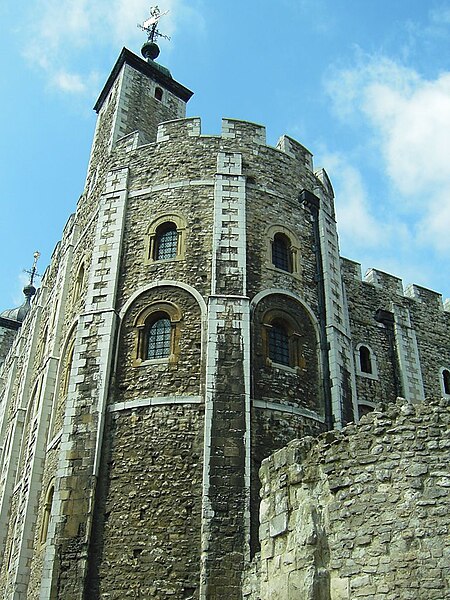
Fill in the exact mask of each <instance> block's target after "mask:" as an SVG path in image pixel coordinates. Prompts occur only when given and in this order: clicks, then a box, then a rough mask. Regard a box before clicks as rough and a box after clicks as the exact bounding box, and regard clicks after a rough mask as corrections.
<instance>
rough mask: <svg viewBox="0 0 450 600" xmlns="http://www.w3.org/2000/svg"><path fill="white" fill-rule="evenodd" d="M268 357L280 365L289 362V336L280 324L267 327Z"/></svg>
mask: <svg viewBox="0 0 450 600" xmlns="http://www.w3.org/2000/svg"><path fill="white" fill-rule="evenodd" d="M269 358H270V360H272V361H273V362H276V363H278V364H280V365H288V366H289V364H290V356H289V336H288V334H287V332H286V329H285V328H284V327H283V326H282V325H281V324H273V325H272V327H271V328H270V329H269Z"/></svg>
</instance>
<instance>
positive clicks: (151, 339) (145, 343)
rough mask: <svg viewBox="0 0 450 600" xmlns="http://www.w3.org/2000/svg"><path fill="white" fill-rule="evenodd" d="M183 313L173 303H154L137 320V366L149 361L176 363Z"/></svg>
mask: <svg viewBox="0 0 450 600" xmlns="http://www.w3.org/2000/svg"><path fill="white" fill-rule="evenodd" d="M180 321H181V311H180V309H179V308H178V306H176V305H175V304H173V303H172V302H167V301H161V302H153V303H152V304H150V305H149V306H148V307H147V308H146V309H144V310H143V311H142V312H141V313H140V314H139V316H138V317H137V319H136V322H135V326H136V331H137V340H136V358H135V365H136V366H138V365H140V364H142V363H145V362H148V361H155V360H157V361H161V362H175V361H176V360H177V355H178V351H179V350H178V343H179V337H180Z"/></svg>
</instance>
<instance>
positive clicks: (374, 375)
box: [355, 342, 378, 379]
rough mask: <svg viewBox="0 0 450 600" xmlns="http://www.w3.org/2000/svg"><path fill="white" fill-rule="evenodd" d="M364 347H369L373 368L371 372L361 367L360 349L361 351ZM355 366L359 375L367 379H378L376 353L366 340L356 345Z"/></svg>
mask: <svg viewBox="0 0 450 600" xmlns="http://www.w3.org/2000/svg"><path fill="white" fill-rule="evenodd" d="M363 347H364V348H367V350H368V351H369V357H370V366H371V369H372V372H371V373H368V372H367V371H363V370H362V369H361V356H360V351H361V348H363ZM355 367H356V374H357V375H359V376H360V377H366V378H367V379H378V367H377V358H376V354H375V352H374V351H373V350H372V348H371V347H370V346H369V344H367V343H366V342H360V343H359V344H357V345H356V347H355Z"/></svg>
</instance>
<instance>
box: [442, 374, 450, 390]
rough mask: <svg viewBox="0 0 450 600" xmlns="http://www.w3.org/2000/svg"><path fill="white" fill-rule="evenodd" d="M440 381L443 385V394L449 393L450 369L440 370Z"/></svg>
mask: <svg viewBox="0 0 450 600" xmlns="http://www.w3.org/2000/svg"><path fill="white" fill-rule="evenodd" d="M442 383H443V386H444V394H450V371H449V370H448V369H444V370H443V371H442Z"/></svg>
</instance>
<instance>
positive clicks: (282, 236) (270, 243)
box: [266, 225, 300, 276]
mask: <svg viewBox="0 0 450 600" xmlns="http://www.w3.org/2000/svg"><path fill="white" fill-rule="evenodd" d="M266 237H267V264H268V267H269V268H270V269H274V270H276V271H278V272H282V273H289V274H290V275H294V276H299V275H300V265H299V257H300V242H299V240H298V238H297V236H296V235H295V234H294V232H293V231H291V229H289V228H288V227H286V226H284V225H272V226H271V227H269V229H268V230H267V234H266ZM277 237H278V239H279V240H280V242H281V241H282V240H285V242H286V250H287V253H288V254H287V257H286V263H287V265H286V267H287V268H281V267H279V266H277V265H276V264H274V249H275V244H276V239H277Z"/></svg>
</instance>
